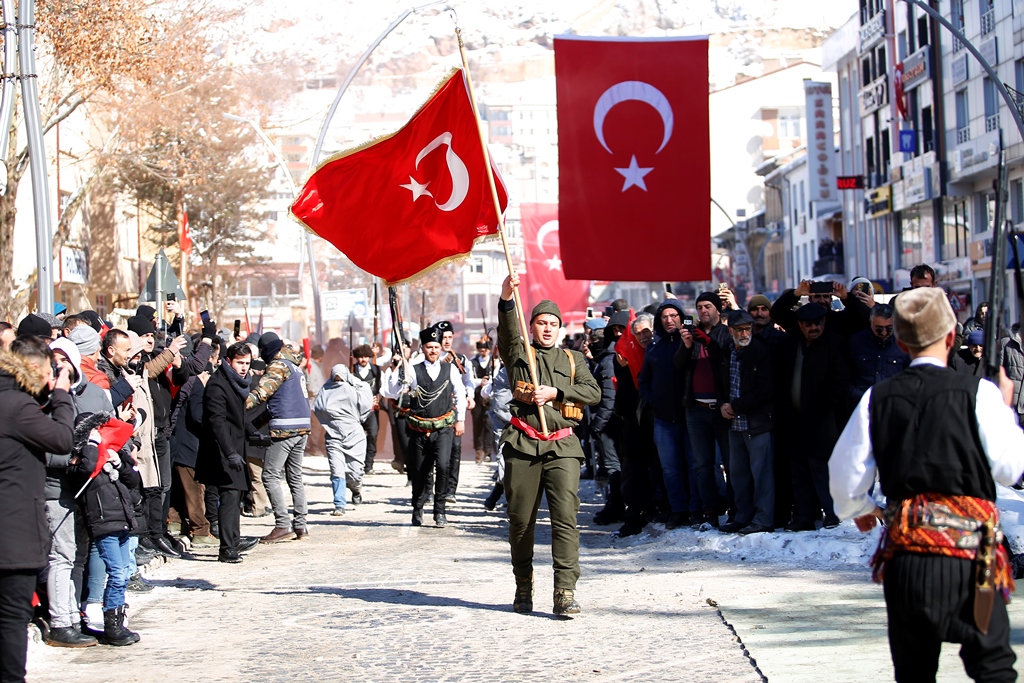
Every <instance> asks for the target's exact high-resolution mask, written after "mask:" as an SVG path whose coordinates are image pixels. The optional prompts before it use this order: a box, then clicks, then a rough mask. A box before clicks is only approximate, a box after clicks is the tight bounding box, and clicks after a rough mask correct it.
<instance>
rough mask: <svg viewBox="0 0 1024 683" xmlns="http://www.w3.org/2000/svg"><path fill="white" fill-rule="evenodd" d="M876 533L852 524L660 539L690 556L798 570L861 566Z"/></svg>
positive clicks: (688, 533) (673, 534)
mask: <svg viewBox="0 0 1024 683" xmlns="http://www.w3.org/2000/svg"><path fill="white" fill-rule="evenodd" d="M878 535H879V530H878V529H877V528H876V529H875V530H874V531H871V532H870V533H867V534H863V533H861V532H860V531H858V530H857V527H856V526H854V524H853V522H852V521H848V522H844V523H843V524H841V525H840V526H839V527H838V528H836V529H819V530H818V531H801V532H787V531H777V532H773V533H762V534H750V535H748V536H740V535H739V534H723V533H721V532H719V531H716V530H713V529H712V530H709V531H693V530H691V529H677V530H674V531H669V532H667V533H666V534H665V535H664V536H663V537H662V542H663V543H664V544H665V545H669V546H673V547H675V548H678V549H681V550H687V551H689V552H694V553H701V554H705V555H712V556H715V557H717V558H718V559H725V558H732V559H735V560H737V561H744V562H751V561H753V562H771V563H777V564H788V565H800V566H821V565H828V566H835V565H836V564H845V565H861V566H864V565H866V564H867V562H868V560H870V559H871V556H872V555H873V554H874V552H875V548H877V547H878Z"/></svg>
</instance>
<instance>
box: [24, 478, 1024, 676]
mask: <svg viewBox="0 0 1024 683" xmlns="http://www.w3.org/2000/svg"><path fill="white" fill-rule="evenodd" d="M308 464H309V466H310V468H311V469H312V470H321V473H318V474H313V475H311V476H308V477H307V490H308V491H309V494H310V499H311V510H310V511H311V515H310V520H311V522H312V524H311V527H310V534H311V539H310V540H309V541H302V542H300V541H289V542H287V543H283V544H278V545H274V546H269V547H268V546H259V547H258V548H257V549H255V550H254V551H253V552H252V553H251V554H249V555H248V556H247V557H246V559H245V562H244V563H242V564H241V565H224V564H220V563H218V562H216V560H215V558H216V552H215V550H214V549H210V550H200V551H196V554H195V555H194V556H193V559H192V560H191V561H174V562H169V563H166V564H162V565H160V566H156V567H154V568H152V570H151V571H149V572H148V576H147V578H148V579H149V580H151V581H152V582H154V583H155V584H156V585H157V586H158V588H157V589H156V590H154V591H152V592H151V593H149V594H147V595H143V596H137V595H130V596H129V600H130V603H131V625H132V628H133V629H135V630H137V631H139V633H141V635H142V642H141V643H139V644H138V645H135V646H133V647H129V648H121V649H119V648H110V647H102V646H101V647H94V648H89V649H86V650H61V649H56V648H50V647H47V646H45V645H42V644H39V643H33V644H32V645H31V646H30V653H29V658H30V665H29V680H30V681H33V682H36V681H58V680H67V679H69V678H71V677H72V676H73V679H74V680H75V681H77V682H79V683H87V682H91V681H96V682H99V681H112V680H116V681H152V680H163V681H197V680H204V681H234V680H252V681H288V682H289V683H290V682H292V681H304V680H321V681H334V680H338V681H340V680H345V681H360V682H362V681H366V682H375V681H379V682H381V683H391V682H394V681H410V682H413V681H416V682H418V681H424V682H427V681H495V680H501V681H549V680H585V681H595V682H598V681H616V680H628V681H761V680H764V679H765V678H767V679H768V680H772V681H776V680H778V681H811V680H817V681H820V680H826V679H827V680H831V681H863V680H878V681H883V680H891V670H890V669H889V659H888V651H887V648H886V641H885V614H884V606H883V604H882V601H881V592H880V588H879V587H877V586H875V585H874V584H871V583H870V581H869V579H868V574H867V570H866V568H864V567H862V566H859V565H844V566H843V568H842V569H840V570H835V571H823V570H822V569H821V568H820V567H822V566H823V565H821V564H819V565H818V567H819V568H814V567H813V563H811V564H812V566H809V567H808V566H800V564H799V563H793V562H789V563H781V564H780V563H766V562H760V563H748V562H746V560H745V558H743V557H742V555H741V554H740V553H733V554H728V555H723V554H722V553H715V554H712V553H710V552H708V551H702V550H700V549H699V547H697V546H695V543H697V544H699V542H700V536H701V534H698V533H696V532H692V531H689V530H686V531H676V532H670V533H665V532H664V531H663V530H662V531H660V532H659V531H658V529H656V528H654V527H649V530H652V531H651V533H650V534H648V535H644V536H640V537H637V538H633V539H627V540H625V541H620V540H615V539H612V538H610V537H609V535H608V533H607V530H598V529H596V528H591V527H586V526H584V529H583V538H584V546H585V547H584V551H583V578H582V579H581V581H580V585H579V590H578V597H579V600H580V602H581V604H582V605H583V609H584V613H583V614H582V615H581V616H580V617H578V618H577V619H575V620H571V621H569V620H560V619H556V618H554V617H553V616H552V615H551V614H550V596H551V569H550V554H549V549H548V547H547V546H546V545H541V547H540V548H539V553H538V558H539V559H538V562H537V594H536V598H535V606H536V607H537V608H538V611H537V612H535V613H534V614H533V615H529V616H526V615H518V614H515V613H513V612H512V609H511V601H512V594H513V587H514V584H513V581H512V576H511V569H510V566H509V564H508V559H507V556H506V552H507V547H506V544H505V541H504V533H505V525H504V523H503V521H502V516H501V515H500V514H499V513H497V512H496V513H487V512H486V511H484V509H483V507H482V505H481V504H480V501H481V500H482V498H483V496H484V495H485V493H486V491H487V490H488V489H489V485H490V480H489V475H490V473H491V471H492V468H493V465H485V466H476V465H474V464H473V463H472V462H466V463H464V465H463V482H464V483H463V485H462V490H461V491H460V500H459V503H458V504H457V505H456V507H455V508H454V510H453V511H452V513H451V514H450V516H449V518H450V520H451V521H452V522H453V523H452V524H451V525H450V526H449V527H448V528H447V529H434V528H432V527H423V528H418V529H417V528H413V527H411V526H409V524H408V522H409V508H408V504H407V496H408V489H407V488H406V487H405V486H404V482H405V477H404V476H401V475H398V474H394V473H391V471H390V469H389V470H388V473H382V474H375V475H373V476H371V477H369V478H368V480H367V485H366V488H365V494H364V499H365V501H366V502H365V503H364V504H363V505H362V506H360V507H359V508H356V509H351V508H350V511H349V513H348V514H347V515H346V516H345V517H343V518H340V519H339V518H335V517H330V516H329V515H328V514H327V513H328V512H329V511H330V509H331V506H330V503H329V498H330V485H329V480H328V478H327V476H326V474H324V473H322V470H323V469H326V463H325V462H323V460H322V459H318V458H310V459H308ZM385 466H386V465H385ZM378 467H381V466H380V465H378ZM378 471H380V470H378ZM591 491H592V488H591V487H590V486H589V485H587V487H586V489H585V491H584V498H585V502H584V509H583V511H582V512H581V516H580V519H581V522H589V519H590V517H591V515H592V514H593V512H594V511H595V510H596V509H597V502H598V501H595V500H594V496H593V494H592V493H591ZM588 499H589V500H588ZM542 523H543V525H544V526H543V529H542V530H541V532H540V533H539V534H538V540H539V542H540V543H541V544H546V543H548V541H549V535H548V534H547V526H546V519H545V520H544V521H543V522H542ZM270 525H271V522H270V521H269V519H268V518H263V519H259V520H252V519H246V518H243V534H250V535H255V534H263V533H266V532H267V531H269V529H270ZM713 533H714V532H707V533H706V534H703V536H708V535H709V534H713ZM782 542H784V543H786V542H787V541H785V540H783V541H782ZM709 600H710V601H711V603H713V605H716V606H717V607H715V606H713V605H712V604H709ZM1016 606H1017V605H1016V603H1015V604H1014V605H1013V607H1016ZM719 609H721V613H720V612H719ZM1015 612H1016V610H1015ZM723 616H724V620H723ZM1022 619H1024V615H1020V616H1018V618H1017V619H1016V621H1017V622H1018V623H1024V622H1022ZM727 622H728V623H727ZM733 629H735V631H734V630H733ZM737 634H738V635H739V637H740V638H741V639H742V643H740V642H739V641H738V639H737ZM1015 635H1016V637H1015V641H1016V642H1021V641H1024V638H1021V636H1020V634H1015ZM744 646H745V648H746V651H749V653H750V657H749V658H748V656H747V655H746V654H745V652H746V651H745V649H744ZM945 657H946V658H945V659H944V660H943V661H944V663H943V670H942V672H943V673H944V674H946V673H948V674H949V675H945V676H944V677H943V679H942V680H950V681H959V680H966V679H965V678H964V676H963V674H962V673H961V670H960V667H959V661H958V659H957V658H956V655H955V650H953V649H952V648H950V647H947V648H946V652H945ZM751 658H752V659H753V660H754V662H756V666H755V663H754V662H752V660H751Z"/></svg>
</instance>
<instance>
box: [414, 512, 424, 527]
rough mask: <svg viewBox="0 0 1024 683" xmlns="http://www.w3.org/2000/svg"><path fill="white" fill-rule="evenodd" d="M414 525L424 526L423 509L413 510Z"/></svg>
mask: <svg viewBox="0 0 1024 683" xmlns="http://www.w3.org/2000/svg"><path fill="white" fill-rule="evenodd" d="M412 525H413V526H423V510H413V511H412Z"/></svg>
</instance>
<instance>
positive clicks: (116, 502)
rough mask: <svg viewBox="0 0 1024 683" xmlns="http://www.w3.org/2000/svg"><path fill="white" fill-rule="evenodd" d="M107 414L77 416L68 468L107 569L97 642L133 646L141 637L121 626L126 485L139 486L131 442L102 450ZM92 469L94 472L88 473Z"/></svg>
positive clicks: (130, 516)
mask: <svg viewBox="0 0 1024 683" xmlns="http://www.w3.org/2000/svg"><path fill="white" fill-rule="evenodd" d="M111 417H112V415H111V414H110V413H82V414H80V415H79V416H78V419H77V424H76V426H75V446H74V450H73V451H72V452H73V454H74V458H73V460H72V464H71V465H70V466H69V467H68V471H69V473H71V474H72V476H73V477H77V483H78V485H79V486H80V487H82V488H83V489H84V490H83V492H82V501H83V507H84V508H85V526H86V529H87V530H88V531H89V538H90V539H91V540H92V542H93V543H95V544H96V548H97V549H98V550H99V553H100V557H101V558H102V559H103V563H104V564H105V565H106V569H107V583H106V587H105V589H104V591H103V636H102V638H100V640H101V642H103V643H106V644H107V645H132V644H133V643H137V642H138V641H139V636H138V634H136V633H133V632H132V631H129V630H128V629H127V628H125V626H124V618H125V613H124V610H125V605H124V595H125V591H126V590H127V588H128V580H129V579H130V577H131V558H130V557H129V556H130V554H131V550H130V548H129V543H128V540H129V536H130V534H131V532H132V530H133V529H135V526H136V521H135V509H134V506H133V501H132V495H131V491H130V489H131V488H134V487H136V486H138V485H139V482H140V476H139V471H138V469H137V467H136V463H135V460H134V458H133V453H132V449H131V447H130V446H125V447H124V448H122V449H121V450H120V451H119V452H115V451H114V450H113V449H108V450H107V453H105V454H101V453H100V442H101V439H100V433H99V431H98V429H99V428H100V427H102V426H103V425H104V424H106V423H107V421H109V420H110V419H111ZM104 458H105V459H106V461H105V462H104ZM97 468H98V469H99V471H98V472H97ZM94 472H95V473H96V476H92V475H93V473H94Z"/></svg>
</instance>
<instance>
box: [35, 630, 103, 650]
mask: <svg viewBox="0 0 1024 683" xmlns="http://www.w3.org/2000/svg"><path fill="white" fill-rule="evenodd" d="M46 644H47V645H50V646H52V647H92V646H93V645H97V644H98V643H97V640H96V639H95V638H93V637H92V636H88V635H85V634H84V633H81V632H80V631H79V630H78V629H76V628H75V627H74V626H62V627H58V628H51V629H50V632H49V634H47V636H46Z"/></svg>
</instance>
